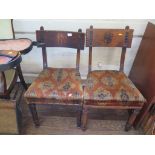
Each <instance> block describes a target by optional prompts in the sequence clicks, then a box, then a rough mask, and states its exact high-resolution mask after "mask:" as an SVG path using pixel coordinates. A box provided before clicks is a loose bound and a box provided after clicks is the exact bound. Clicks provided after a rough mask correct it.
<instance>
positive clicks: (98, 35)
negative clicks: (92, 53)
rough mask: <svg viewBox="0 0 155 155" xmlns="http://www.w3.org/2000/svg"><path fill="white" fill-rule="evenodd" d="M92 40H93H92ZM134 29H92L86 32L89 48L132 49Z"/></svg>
mask: <svg viewBox="0 0 155 155" xmlns="http://www.w3.org/2000/svg"><path fill="white" fill-rule="evenodd" d="M90 38H91V39H90ZM132 38H133V29H129V27H126V29H93V27H92V26H91V27H90V29H87V30H86V46H87V47H90V46H92V47H126V48H130V47H131V43H132Z"/></svg>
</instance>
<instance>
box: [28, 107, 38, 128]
mask: <svg viewBox="0 0 155 155" xmlns="http://www.w3.org/2000/svg"><path fill="white" fill-rule="evenodd" d="M29 109H30V112H31V114H32V118H33V122H34V124H35V126H36V127H39V126H40V123H39V119H38V114H37V110H36V105H35V104H29Z"/></svg>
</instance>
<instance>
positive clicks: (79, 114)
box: [77, 106, 82, 128]
mask: <svg viewBox="0 0 155 155" xmlns="http://www.w3.org/2000/svg"><path fill="white" fill-rule="evenodd" d="M81 117H82V106H80V107H79V108H78V111H77V127H78V128H79V127H81Z"/></svg>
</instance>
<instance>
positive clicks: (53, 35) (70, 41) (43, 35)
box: [36, 26, 85, 71]
mask: <svg viewBox="0 0 155 155" xmlns="http://www.w3.org/2000/svg"><path fill="white" fill-rule="evenodd" d="M36 40H37V42H38V43H36V45H38V47H41V48H42V56H43V68H46V67H47V66H48V64H47V52H46V47H66V48H73V49H77V57H76V69H77V71H79V65H80V50H83V49H84V42H85V34H84V33H82V30H81V29H79V30H78V32H71V31H52V30H50V31H48V30H44V27H43V26H41V27H40V30H37V31H36Z"/></svg>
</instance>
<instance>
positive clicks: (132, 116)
mask: <svg viewBox="0 0 155 155" xmlns="http://www.w3.org/2000/svg"><path fill="white" fill-rule="evenodd" d="M139 112H140V110H137V109H136V110H135V109H134V110H132V112H131V114H130V117H129V118H128V121H127V123H126V125H125V131H129V130H130V129H131V127H132V126H133V123H134V121H135V119H136V117H137V115H138V114H139Z"/></svg>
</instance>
